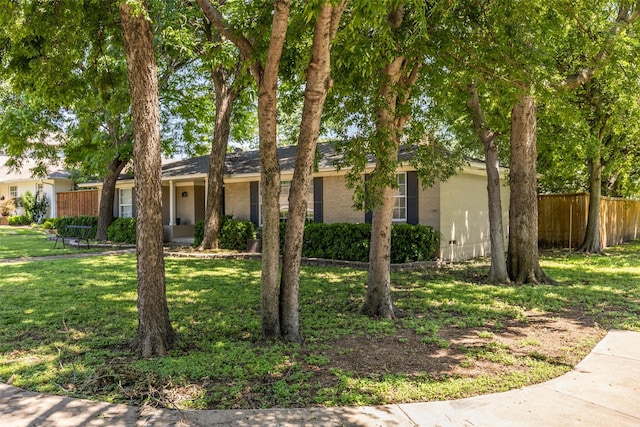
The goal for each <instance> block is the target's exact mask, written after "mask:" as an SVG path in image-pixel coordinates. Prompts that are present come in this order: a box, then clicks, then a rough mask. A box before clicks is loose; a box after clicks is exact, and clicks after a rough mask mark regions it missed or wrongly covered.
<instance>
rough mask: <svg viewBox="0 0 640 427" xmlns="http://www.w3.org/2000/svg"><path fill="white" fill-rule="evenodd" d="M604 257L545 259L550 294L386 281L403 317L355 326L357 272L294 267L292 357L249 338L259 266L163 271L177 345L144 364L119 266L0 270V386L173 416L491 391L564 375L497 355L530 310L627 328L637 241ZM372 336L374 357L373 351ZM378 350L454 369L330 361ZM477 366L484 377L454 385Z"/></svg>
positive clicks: (559, 368)
mask: <svg viewBox="0 0 640 427" xmlns="http://www.w3.org/2000/svg"><path fill="white" fill-rule="evenodd" d="M20 233H21V235H20V236H17V235H15V236H14V235H9V236H5V235H2V237H0V242H1V243H0V244H1V245H6V244H5V243H4V239H5V238H11V239H13V238H17V237H20V238H22V239H24V240H33V242H32V243H24V246H23V247H25V248H28V251H33V252H30V254H31V253H38V254H40V253H46V251H47V248H39V246H38V245H41V246H47V247H48V246H52V242H46V241H45V240H44V239H43V238H42V236H41V235H40V234H34V233H32V232H28V230H24V232H23V231H22V230H20ZM34 242H36V243H34ZM13 244H14V245H15V246H19V244H18V243H17V241H13ZM40 250H42V251H44V252H40ZM75 251H77V250H76V249H73V250H71V251H70V252H75ZM3 252H4V248H3ZM608 252H609V256H584V255H580V254H568V253H566V252H560V251H558V252H555V253H549V254H546V255H545V256H543V258H542V265H543V268H544V269H545V271H546V272H547V273H548V274H549V275H550V276H551V277H553V278H555V279H556V280H559V281H560V282H561V284H559V285H555V286H547V285H539V286H517V287H511V286H492V285H487V284H482V283H478V279H479V278H481V277H482V275H483V274H484V273H485V272H486V265H485V264H483V263H481V262H478V263H470V264H465V265H462V266H458V267H456V268H453V269H447V270H437V271H435V270H434V271H422V272H403V273H394V274H393V275H392V283H393V298H394V301H395V303H396V305H397V306H398V308H399V309H400V310H402V311H403V312H404V313H405V314H406V316H405V317H403V318H401V319H399V320H396V321H381V320H378V321H374V320H371V319H369V318H367V317H365V316H362V315H361V314H359V308H360V306H361V304H362V302H363V297H364V291H365V285H364V284H365V283H366V272H362V271H352V270H347V269H341V268H319V267H306V268H303V269H302V274H301V286H300V307H301V314H300V317H301V322H302V329H303V331H302V332H303V335H304V336H305V343H304V344H303V345H294V344H283V343H264V342H261V341H260V339H259V338H260V332H261V326H260V263H259V262H257V261H232V260H197V259H167V260H166V277H167V298H168V302H169V310H170V316H171V320H172V323H173V325H174V328H175V330H176V331H177V332H178V334H179V341H178V343H177V345H176V346H175V348H174V349H173V350H172V352H171V354H170V355H169V357H166V358H161V359H150V360H138V359H136V358H135V357H134V355H133V354H132V352H131V350H130V344H131V341H132V339H133V338H134V336H135V333H136V327H137V314H136V270H135V269H136V260H135V257H134V256H133V255H118V256H115V255H108V256H105V255H98V256H95V257H90V258H81V259H49V260H46V259H45V260H39V261H37V262H20V263H10V264H0V276H1V277H2V280H0V300H1V301H2V304H0V380H1V381H4V382H11V383H12V384H13V385H15V386H19V387H24V388H27V389H31V390H37V391H40V392H49V393H58V394H65V395H70V396H79V397H88V398H92V399H99V400H105V401H111V402H125V403H135V404H141V403H145V402H146V403H151V404H158V405H164V406H177V407H183V408H238V407H270V406H285V407H286V406H313V405H361V404H380V403H391V402H410V401H423V400H432V399H448V398H458V397H465V396H470V395H475V394H481V393H487V392H492V391H503V390H507V389H510V388H514V387H521V386H523V385H527V384H531V383H535V382H539V381H544V380H546V379H549V378H553V377H555V376H558V375H560V374H562V373H564V372H566V371H567V370H568V369H570V368H571V366H569V365H568V363H567V361H566V360H563V359H562V358H560V359H559V358H557V357H550V356H548V355H545V354H543V353H542V350H543V349H542V348H541V345H540V344H541V343H540V342H539V341H537V340H536V339H533V338H526V337H522V338H521V339H519V340H518V342H517V343H516V344H515V345H513V346H512V347H509V346H505V345H504V344H501V343H500V342H498V340H497V339H496V338H497V337H498V336H499V335H500V334H501V333H502V332H503V331H504V330H505V329H506V328H507V325H513V324H522V325H526V324H527V322H528V316H530V315H531V313H538V314H542V315H546V316H550V317H561V316H564V315H566V313H569V312H572V311H575V310H580V312H581V313H584V314H585V316H588V317H589V318H591V319H595V321H596V322H597V323H598V324H599V325H601V326H602V327H603V328H606V329H609V328H619V329H631V330H637V331H640V316H639V314H640V289H639V287H638V283H640V281H639V279H640V242H634V243H631V244H627V245H623V246H620V247H616V248H612V249H610V250H609V251H608ZM13 253H15V254H20V255H18V256H25V252H23V251H15V252H13ZM3 256H4V257H6V256H7V255H6V254H4V255H3ZM451 330H454V331H457V333H459V334H462V335H465V336H472V337H475V338H476V339H477V341H478V342H479V343H478V344H477V345H475V346H464V345H459V344H455V343H453V342H451V340H450V339H448V337H447V335H446V334H445V333H444V332H445V331H451ZM413 336H415V339H414V338H412V337H413ZM385 340H386V341H388V342H389V343H390V344H389V346H388V347H378V346H382V345H383V344H384V342H385ZM357 342H367V343H369V344H368V347H365V348H362V347H363V346H361V345H358V344H356V343H357ZM594 344H595V342H594V341H590V340H585V341H584V342H579V343H575V344H574V345H571V346H569V347H567V348H566V349H564V350H563V351H566V353H567V354H569V353H573V354H575V355H577V357H583V356H584V355H585V354H586V353H587V352H588V351H589V350H590V349H591V347H592V346H593V345H594ZM389 349H391V352H389V353H384V354H383V353H381V354H382V355H383V356H384V355H386V356H385V357H390V358H393V357H395V356H397V355H400V353H402V352H404V353H406V354H407V355H409V356H408V359H406V360H411V359H412V358H425V357H427V356H429V354H431V353H433V354H434V355H437V354H439V353H438V352H450V353H448V354H450V355H454V356H456V357H458V359H456V360H454V361H452V362H451V363H452V366H453V367H454V368H453V371H452V372H453V373H451V374H446V375H436V374H435V373H434V372H430V371H427V370H418V371H415V370H410V369H409V368H406V369H404V370H402V369H400V370H398V369H396V370H395V371H393V372H385V371H384V370H383V369H377V368H376V369H373V368H372V369H369V370H368V371H355V370H352V369H350V368H348V367H345V366H344V365H341V363H342V360H343V359H342V358H347V359H348V358H351V359H352V360H355V361H357V360H358V359H361V358H362V357H361V356H360V355H361V354H362V353H360V352H361V351H363V350H364V351H365V353H364V354H375V352H376V351H380V352H381V351H382V350H385V351H387V350H389ZM394 355H395V356H394ZM403 361H404V359H403ZM488 364H491V366H494V367H498V368H494V369H492V370H491V372H487V373H483V372H480V373H479V374H474V375H461V374H460V372H465V371H466V370H472V369H480V368H479V367H482V366H488Z"/></svg>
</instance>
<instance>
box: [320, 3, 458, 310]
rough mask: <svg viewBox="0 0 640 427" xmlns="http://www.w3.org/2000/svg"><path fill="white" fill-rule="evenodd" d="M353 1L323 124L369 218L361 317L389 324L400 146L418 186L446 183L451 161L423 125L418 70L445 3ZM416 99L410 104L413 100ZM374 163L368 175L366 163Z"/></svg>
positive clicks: (423, 98) (424, 91) (425, 94)
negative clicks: (408, 150) (335, 137)
mask: <svg viewBox="0 0 640 427" xmlns="http://www.w3.org/2000/svg"><path fill="white" fill-rule="evenodd" d="M370 6H371V5H370V4H369V3H367V2H354V3H353V7H352V8H350V10H349V12H348V13H349V17H348V19H347V18H345V22H348V24H346V26H345V29H344V30H343V31H341V32H340V34H339V36H338V39H337V42H336V47H337V49H338V52H339V54H337V55H336V61H335V62H336V63H337V64H338V67H337V70H336V91H335V96H333V97H332V100H331V110H330V113H331V114H330V116H331V119H330V122H331V123H332V127H333V128H335V130H336V131H337V132H338V133H339V134H340V135H341V136H343V137H344V140H343V143H341V144H339V146H338V149H339V151H340V152H341V154H342V160H341V165H340V166H341V167H346V168H349V170H348V172H347V175H346V176H347V184H348V186H349V187H350V188H353V189H354V191H355V193H354V206H355V207H356V208H359V209H363V208H364V209H366V210H369V211H371V212H372V215H371V217H372V220H371V222H372V231H371V241H370V253H369V269H368V280H367V293H366V296H365V303H364V305H363V307H362V311H363V312H364V313H366V314H367V315H370V316H374V317H382V318H393V317H395V316H396V310H395V307H394V305H393V301H392V298H391V278H390V262H391V256H390V248H391V228H392V216H393V207H394V192H395V189H396V188H397V187H398V183H397V167H398V163H399V162H398V153H399V150H400V147H401V145H403V144H406V145H408V146H411V145H414V144H415V146H414V148H412V150H413V151H414V153H415V155H416V157H415V158H414V162H413V163H414V166H416V167H417V170H418V175H419V177H420V181H421V183H422V185H423V186H427V185H431V184H432V183H433V182H434V180H435V179H436V178H445V177H446V176H448V175H450V174H451V173H452V172H453V171H454V170H455V167H453V166H452V165H453V164H454V163H456V162H455V161H454V159H455V160H458V158H457V156H452V157H451V161H449V159H447V158H446V157H444V150H442V148H443V147H442V142H441V140H440V139H439V138H437V137H435V133H433V132H431V130H432V129H431V128H430V127H429V126H428V125H427V124H426V123H425V116H426V115H427V113H426V111H425V110H426V109H427V107H428V101H427V97H428V89H426V85H424V84H418V83H424V82H420V80H419V79H420V77H421V71H422V70H423V68H424V67H425V64H426V63H427V62H428V61H429V60H430V59H429V56H430V55H433V54H434V52H435V51H436V49H434V46H435V44H434V43H433V42H432V41H431V40H430V31H431V30H432V28H433V27H434V26H436V25H437V23H438V22H440V19H441V17H442V14H443V12H445V11H446V10H447V7H448V5H447V4H446V2H435V3H434V4H425V3H423V2H419V1H416V2H414V1H406V2H393V1H390V2H377V3H376V4H375V5H374V6H371V7H370ZM413 101H416V102H413ZM409 119H411V120H409ZM372 158H373V159H375V166H374V168H373V169H372V170H369V169H368V168H367V167H368V163H369V161H370V160H371V159H372Z"/></svg>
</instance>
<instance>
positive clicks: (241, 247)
mask: <svg viewBox="0 0 640 427" xmlns="http://www.w3.org/2000/svg"><path fill="white" fill-rule="evenodd" d="M193 237H194V239H193V245H194V246H196V247H197V246H200V243H202V239H203V238H204V221H199V222H198V223H196V225H195V227H194V236H193ZM257 238H258V227H256V225H255V224H254V223H252V222H251V221H246V220H239V219H233V217H232V216H231V215H224V216H223V217H222V218H221V224H220V236H219V237H218V239H219V244H220V248H221V249H230V250H235V251H245V250H246V249H247V240H250V239H257Z"/></svg>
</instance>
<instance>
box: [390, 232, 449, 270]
mask: <svg viewBox="0 0 640 427" xmlns="http://www.w3.org/2000/svg"><path fill="white" fill-rule="evenodd" d="M439 248H440V233H438V232H437V231H435V230H434V229H433V228H432V227H428V226H426V225H409V224H394V225H393V227H392V228H391V262H392V263H397V264H400V263H405V262H413V261H427V260H432V259H435V258H436V257H437V256H438V249H439Z"/></svg>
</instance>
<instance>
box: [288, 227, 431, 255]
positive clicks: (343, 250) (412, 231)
mask: <svg viewBox="0 0 640 427" xmlns="http://www.w3.org/2000/svg"><path fill="white" fill-rule="evenodd" d="M283 234H284V233H281V235H283ZM370 239H371V225H370V224H342V223H340V224H321V223H311V224H308V225H307V226H306V227H305V230H304V240H303V244H302V256H303V257H310V258H328V259H339V260H347V261H361V262H367V261H368V260H369V246H370ZM439 245H440V236H439V234H438V233H437V232H436V231H435V230H433V228H431V227H428V226H424V225H409V224H394V225H393V226H392V228H391V262H392V263H394V264H395V263H406V262H413V261H426V260H430V259H434V258H436V256H437V254H438V247H439Z"/></svg>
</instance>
